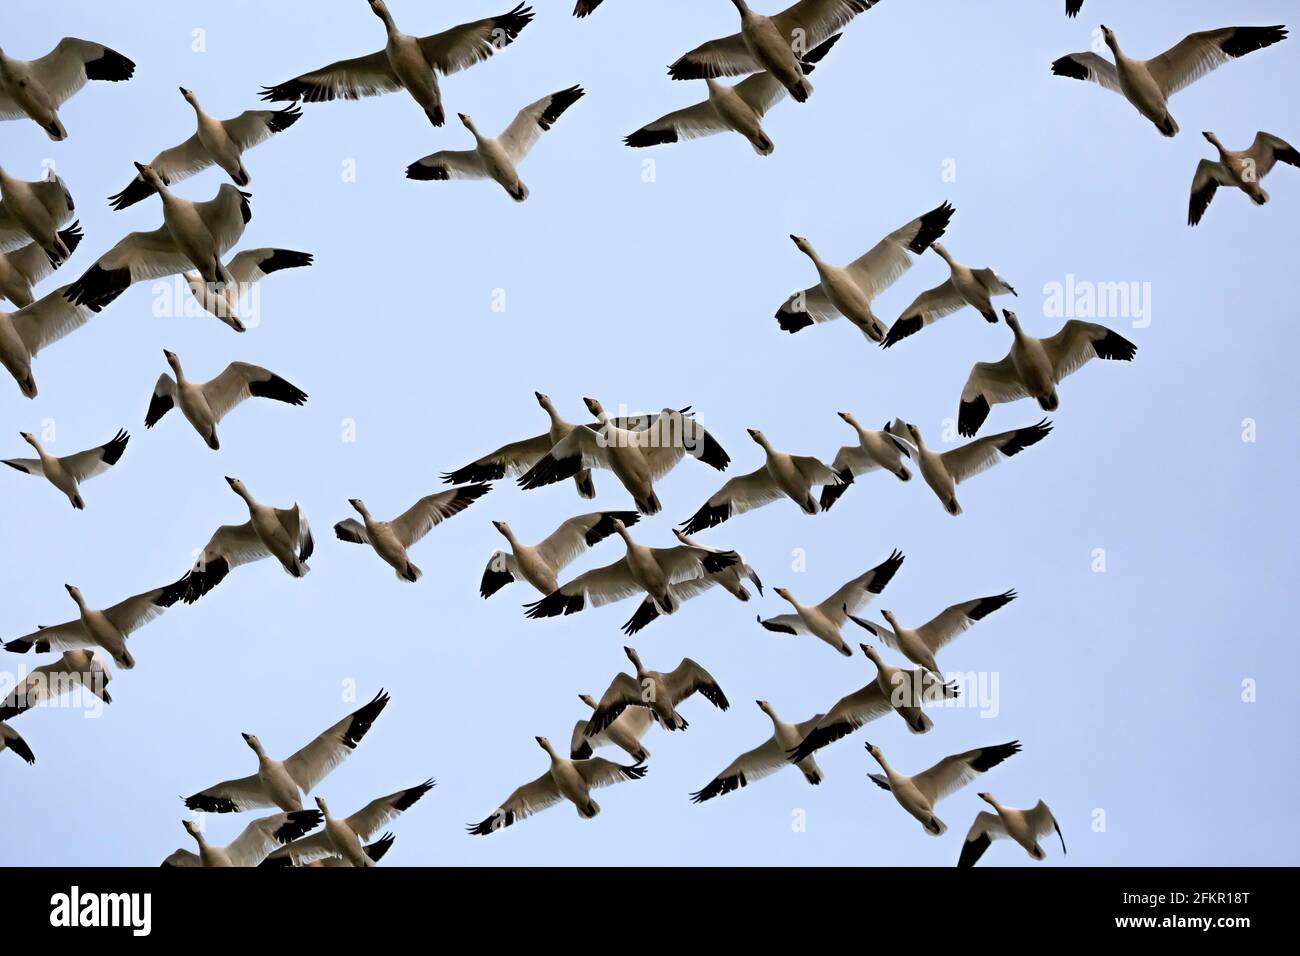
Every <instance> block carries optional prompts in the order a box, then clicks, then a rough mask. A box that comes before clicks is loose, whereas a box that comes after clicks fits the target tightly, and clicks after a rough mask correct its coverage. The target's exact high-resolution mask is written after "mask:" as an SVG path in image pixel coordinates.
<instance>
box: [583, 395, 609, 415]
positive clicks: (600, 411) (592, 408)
mask: <svg viewBox="0 0 1300 956" xmlns="http://www.w3.org/2000/svg"><path fill="white" fill-rule="evenodd" d="M582 404H584V405H586V406H587V411H589V412H591V414H593V415H595V416H596V417H597V418H602V417H603V416H604V414H605V406H604V405H602V404H600V402H598V401H597V400H596V399H594V398H584V399H583V400H582Z"/></svg>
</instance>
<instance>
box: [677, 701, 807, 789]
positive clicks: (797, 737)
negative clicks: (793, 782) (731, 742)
mask: <svg viewBox="0 0 1300 956" xmlns="http://www.w3.org/2000/svg"><path fill="white" fill-rule="evenodd" d="M755 703H757V704H758V708H759V710H761V711H762V712H763V713H765V714H767V716H768V718H769V719H770V720H771V721H772V736H771V737H768V738H767V740H765V741H763V742H762V743H761V744H759V745H758V746H757V747H755V748H754V749H753V750H746V751H745V752H744V753H743V754H741V755H740V756H739V757H737V758H736V759H735V760H733V761H731V763H729V764H727V766H726V767H725V768H724V769H723V770H722V772H721V773H719V774H718V775H717V776H716V777H714V778H713V779H712V780H710V781H709V782H708V783H707V784H705V785H704V786H703V787H701V788H700V789H699V790H696V791H695V792H694V793H692V794H691V802H692V803H703V802H704V801H706V800H712V799H713V798H714V797H720V796H724V795H725V794H728V793H732V792H733V791H736V790H739V789H740V788H741V787H747V786H749V785H750V784H751V783H753V782H754V781H755V780H758V779H760V778H762V777H766V776H767V775H768V774H772V773H776V771H778V770H780V769H781V768H782V767H788V766H790V761H789V760H788V759H787V757H786V755H787V754H788V753H789V752H790V751H791V750H793V749H794V748H796V747H798V746H799V742H800V741H802V740H803V739H804V738H805V737H807V736H808V734H809V733H810V732H811V731H812V729H813V728H814V727H815V726H817V722H818V721H819V720H821V719H822V717H823V716H824V715H823V714H814V715H813V716H812V717H810V718H808V719H807V720H805V721H803V722H802V723H799V724H790V723H786V722H785V721H784V720H782V719H781V718H780V717H778V716H777V713H776V711H775V710H774V709H773V708H772V705H771V704H769V703H768V702H767V701H765V700H759V701H755ZM795 766H796V767H798V768H799V770H800V772H802V773H803V776H804V779H805V780H807V781H808V782H809V783H810V784H812V785H813V786H814V787H815V786H817V785H818V784H820V783H821V782H822V771H821V768H820V767H818V766H817V760H816V758H814V757H805V758H804V759H802V760H800V761H799V762H798V763H796V764H795Z"/></svg>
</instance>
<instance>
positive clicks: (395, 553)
mask: <svg viewBox="0 0 1300 956" xmlns="http://www.w3.org/2000/svg"><path fill="white" fill-rule="evenodd" d="M491 490H492V486H491V485H465V486H463V487H461V488H453V489H452V490H451V491H442V492H439V493H437V494H433V495H425V496H424V497H423V498H421V499H420V500H419V501H417V502H416V503H415V504H413V505H411V507H409V508H407V509H406V510H405V511H403V512H402V513H401V514H400V515H398V516H397V517H396V518H394V519H393V520H392V521H379V520H377V519H376V518H374V517H372V516H371V514H370V512H369V510H367V508H366V505H365V502H363V501H362V500H361V499H360V498H349V499H348V504H350V505H351V506H352V507H353V508H354V509H356V512H357V514H359V515H361V520H360V521H358V520H357V519H356V518H345V519H343V520H342V521H340V522H339V523H338V524H336V525H335V526H334V534H335V535H337V536H338V539H339V540H340V541H350V542H351V543H352V544H368V545H370V547H371V548H373V549H374V552H375V554H377V555H379V556H380V557H381V558H383V559H384V561H385V562H386V563H387V564H388V566H389V567H391V568H392V569H393V570H394V571H396V572H397V577H398V579H399V580H402V581H411V582H415V581H418V580H419V579H420V575H421V574H422V573H423V572H422V571H421V570H420V569H419V568H418V567H416V566H415V564H414V563H413V562H412V561H411V559H410V557H409V556H408V555H407V553H406V552H407V549H408V548H410V547H411V546H412V545H414V544H415V543H416V542H417V541H419V540H420V539H421V538H423V537H424V536H425V535H426V534H428V533H429V532H430V531H432V530H433V528H434V526H435V525H439V524H442V522H443V521H444V520H446V519H447V518H450V517H452V516H454V515H458V514H460V513H461V512H462V511H464V510H465V509H466V508H468V507H469V506H470V505H472V504H473V503H474V502H475V501H477V500H478V499H479V498H481V497H483V496H484V495H485V494H487V493H488V492H489V491H491Z"/></svg>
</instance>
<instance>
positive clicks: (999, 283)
mask: <svg viewBox="0 0 1300 956" xmlns="http://www.w3.org/2000/svg"><path fill="white" fill-rule="evenodd" d="M930 248H931V249H933V250H934V251H935V252H936V253H937V254H938V255H939V257H940V258H941V259H943V261H944V262H946V263H948V269H949V271H950V272H951V275H949V276H948V278H947V279H946V280H945V281H943V282H941V283H939V285H937V286H935V287H934V288H933V289H928V290H927V291H925V292H922V293H921V294H920V295H918V296H917V297H916V299H915V300H914V301H913V302H912V304H911V305H909V306H908V307H907V308H906V309H904V310H903V314H902V315H900V316H899V317H898V318H897V319H896V320H895V321H894V324H893V325H891V326H890V327H889V334H888V335H886V336H885V340H884V341H883V342H881V343H880V345H881V347H882V348H889V347H890V346H891V345H895V344H896V343H898V342H900V341H902V340H903V339H905V338H907V337H908V336H909V335H913V334H915V333H917V332H919V331H921V329H923V328H925V327H926V326H928V325H933V324H934V323H935V322H937V321H938V320H939V319H941V318H943V317H944V316H945V315H951V314H952V313H954V312H959V311H961V309H963V308H965V307H966V306H968V305H969V306H970V307H971V308H973V309H975V310H976V311H977V312H979V314H980V315H982V316H984V319H985V320H986V321H988V322H990V323H993V324H997V321H998V313H997V310H996V309H994V308H993V301H992V300H993V296H995V295H1007V294H1010V295H1015V294H1016V290H1015V289H1013V288H1011V283H1009V282H1007V280H1006V279H1004V278H1002V277H1001V276H1000V275H998V274H997V273H996V272H994V271H993V270H992V269H972V268H971V267H970V266H964V265H962V264H961V263H960V262H958V261H957V260H956V259H954V258H953V257H952V256H951V255H950V254H949V253H948V250H947V249H945V248H944V247H943V246H942V245H941V244H940V243H937V242H932V243H930Z"/></svg>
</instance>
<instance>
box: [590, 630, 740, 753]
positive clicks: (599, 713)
mask: <svg viewBox="0 0 1300 956" xmlns="http://www.w3.org/2000/svg"><path fill="white" fill-rule="evenodd" d="M623 653H624V654H626V655H627V659H628V660H630V661H631V662H632V666H633V667H635V668H636V676H635V677H632V676H631V675H629V674H624V673H619V674H618V675H617V676H616V677H615V678H614V680H613V681H612V682H611V683H610V685H609V687H608V688H607V689H606V691H605V693H604V695H603V696H602V697H601V698H600V703H599V704H597V705H596V709H595V711H594V712H593V713H592V715H591V717H590V718H589V719H588V721H587V729H586V731H584V733H585V734H586V736H588V737H595V736H596V735H597V734H599V733H600V732H601V731H603V730H606V729H607V728H609V726H610V725H611V724H613V723H614V721H615V720H617V719H618V718H619V716H621V715H622V713H623V711H625V710H626V709H627V708H629V707H645V708H647V709H649V710H650V711H651V712H652V713H653V714H654V715H655V717H656V718H657V719H658V721H659V723H660V724H662V725H663V727H664V729H665V730H685V729H686V728H687V727H689V726H690V724H688V723H687V722H686V718H685V717H683V716H682V715H681V714H679V713H678V712H677V705H678V704H680V703H682V702H683V701H685V700H686V699H687V698H689V697H690V696H691V695H692V694H694V693H696V692H697V691H698V692H699V693H700V695H701V696H702V697H703V698H704V699H705V700H707V701H708V702H709V703H710V704H712V705H713V706H714V707H716V708H718V710H722V711H725V710H726V709H727V708H729V707H730V706H731V704H730V703H729V702H728V701H727V695H726V694H724V693H723V692H722V688H721V687H719V686H718V682H717V681H716V680H714V679H713V675H712V674H710V673H709V672H708V671H706V670H705V669H704V668H703V667H701V666H700V665H699V664H697V663H696V662H695V661H693V660H691V659H690V658H689V657H683V658H682V661H681V663H680V664H678V665H677V666H676V667H674V668H673V669H672V670H670V671H668V672H666V673H665V672H662V671H651V670H646V668H645V666H644V665H643V664H642V663H641V657H640V655H639V654H637V652H636V649H635V648H631V647H625V648H623Z"/></svg>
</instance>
